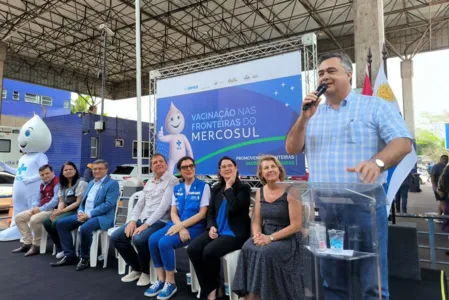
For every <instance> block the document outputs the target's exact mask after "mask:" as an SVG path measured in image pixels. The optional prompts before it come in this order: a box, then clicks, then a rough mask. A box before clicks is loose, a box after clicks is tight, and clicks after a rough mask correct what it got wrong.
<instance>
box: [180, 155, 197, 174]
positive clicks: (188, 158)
mask: <svg viewBox="0 0 449 300" xmlns="http://www.w3.org/2000/svg"><path fill="white" fill-rule="evenodd" d="M185 160H191V161H192V162H193V164H195V160H194V159H193V158H191V157H190V156H183V157H181V158H180V159H179V160H178V163H177V164H176V168H177V169H178V171H181V164H182V162H183V161H185Z"/></svg>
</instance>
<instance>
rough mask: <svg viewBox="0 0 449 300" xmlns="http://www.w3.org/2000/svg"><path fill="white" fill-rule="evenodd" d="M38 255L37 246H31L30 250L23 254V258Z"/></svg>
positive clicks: (38, 248) (38, 249)
mask: <svg viewBox="0 0 449 300" xmlns="http://www.w3.org/2000/svg"><path fill="white" fill-rule="evenodd" d="M39 253H40V247H39V246H36V245H33V246H31V248H30V250H28V252H27V253H25V255H24V256H25V257H26V256H33V255H37V254H39Z"/></svg>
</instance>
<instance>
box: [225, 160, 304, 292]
mask: <svg viewBox="0 0 449 300" xmlns="http://www.w3.org/2000/svg"><path fill="white" fill-rule="evenodd" d="M257 175H258V177H259V179H260V181H261V182H262V184H263V187H261V188H260V190H258V191H257V193H256V203H255V206H254V220H253V224H252V230H253V237H252V238H250V239H249V240H247V241H246V243H245V244H244V245H243V248H242V252H241V253H240V257H239V261H238V266H237V270H236V272H235V278H234V282H233V287H232V289H233V291H234V292H235V293H236V294H238V295H240V296H241V297H247V298H248V299H303V298H304V287H303V283H302V273H303V266H302V254H301V244H300V241H301V238H302V237H301V233H300V230H301V226H302V205H301V201H299V200H298V199H299V195H296V193H295V190H293V189H292V190H290V186H288V187H287V186H285V185H282V184H277V182H279V181H283V180H284V178H285V170H284V167H282V165H281V164H280V162H279V160H278V159H277V158H276V157H274V156H268V155H267V156H262V157H261V158H260V160H259V165H258V167H257ZM289 190H290V191H289Z"/></svg>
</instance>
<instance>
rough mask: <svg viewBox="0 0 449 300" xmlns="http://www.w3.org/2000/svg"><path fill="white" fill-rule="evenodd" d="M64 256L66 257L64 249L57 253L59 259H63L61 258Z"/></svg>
mask: <svg viewBox="0 0 449 300" xmlns="http://www.w3.org/2000/svg"><path fill="white" fill-rule="evenodd" d="M63 257H64V251H61V252H58V253H56V258H57V259H61V258H63Z"/></svg>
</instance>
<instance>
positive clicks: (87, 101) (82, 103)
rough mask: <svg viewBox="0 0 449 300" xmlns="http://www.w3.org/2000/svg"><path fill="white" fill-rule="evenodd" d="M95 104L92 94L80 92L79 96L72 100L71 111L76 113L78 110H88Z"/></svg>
mask: <svg viewBox="0 0 449 300" xmlns="http://www.w3.org/2000/svg"><path fill="white" fill-rule="evenodd" d="M91 105H94V102H93V100H92V98H91V97H90V96H83V95H79V94H78V98H76V100H75V101H73V102H72V106H71V109H70V111H71V113H72V114H75V113H77V112H88V111H89V107H90V106H91Z"/></svg>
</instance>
